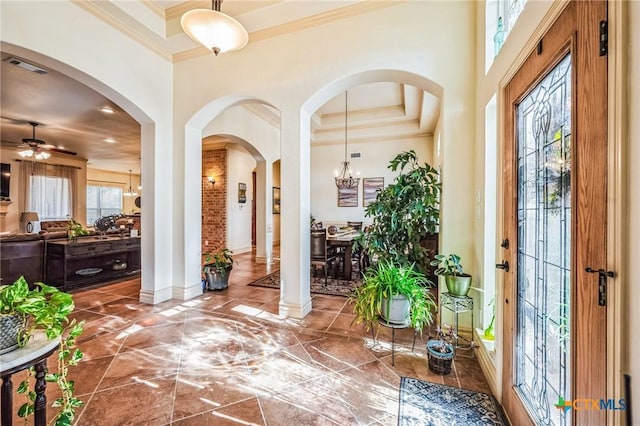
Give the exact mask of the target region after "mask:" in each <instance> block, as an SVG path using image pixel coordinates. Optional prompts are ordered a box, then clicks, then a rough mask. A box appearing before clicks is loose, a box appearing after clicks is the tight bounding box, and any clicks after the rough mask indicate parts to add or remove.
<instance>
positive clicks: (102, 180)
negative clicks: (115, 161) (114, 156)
mask: <svg viewBox="0 0 640 426" xmlns="http://www.w3.org/2000/svg"><path fill="white" fill-rule="evenodd" d="M87 183H89V184H95V185H104V186H117V187H119V188H121V189H122V192H123V193H124V192H125V191H127V190H128V189H129V174H128V173H118V172H111V171H107V170H96V169H88V170H87ZM138 186H140V175H138V174H131V188H132V189H133V190H134V191H135V192H137V193H138V196H139V197H140V200H142V190H141V189H138ZM135 200H136V197H124V196H123V197H122V212H123V213H124V214H134V213H140V211H141V210H140V208H138V207H136V205H135ZM141 205H142V204H141ZM89 225H93V224H89Z"/></svg>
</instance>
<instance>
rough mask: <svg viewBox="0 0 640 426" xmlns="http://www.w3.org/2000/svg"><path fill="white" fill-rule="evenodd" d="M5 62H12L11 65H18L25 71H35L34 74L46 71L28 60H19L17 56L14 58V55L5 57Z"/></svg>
mask: <svg viewBox="0 0 640 426" xmlns="http://www.w3.org/2000/svg"><path fill="white" fill-rule="evenodd" d="M5 62H8V63H10V64H13V65H15V66H17V67H20V68H22V69H25V70H27V71H31V72H35V73H36V74H46V73H47V71H46V70H44V69H42V68H40V67H37V66H35V65H33V64H30V63H29V62H25V61H21V60H20V59H18V58H14V57H11V58H7V59H5Z"/></svg>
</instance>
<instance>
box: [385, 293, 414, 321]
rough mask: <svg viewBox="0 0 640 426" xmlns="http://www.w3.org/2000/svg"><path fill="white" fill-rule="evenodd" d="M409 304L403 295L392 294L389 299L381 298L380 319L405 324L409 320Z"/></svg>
mask: <svg viewBox="0 0 640 426" xmlns="http://www.w3.org/2000/svg"><path fill="white" fill-rule="evenodd" d="M410 310H411V305H410V304H409V300H408V299H407V298H406V297H405V296H403V295H399V294H398V295H393V296H391V299H387V298H383V299H382V306H381V312H380V314H381V315H382V319H384V320H385V321H387V322H390V323H393V324H406V323H408V322H409V320H410V318H409V315H410Z"/></svg>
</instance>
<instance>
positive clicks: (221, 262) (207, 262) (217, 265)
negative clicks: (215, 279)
mask: <svg viewBox="0 0 640 426" xmlns="http://www.w3.org/2000/svg"><path fill="white" fill-rule="evenodd" d="M202 255H203V256H204V266H203V269H202V270H203V271H204V272H205V273H207V272H209V271H210V270H211V269H214V270H216V271H218V272H223V271H225V270H226V269H228V268H229V267H232V266H233V263H234V262H233V252H232V251H231V250H229V249H228V248H226V247H225V248H223V249H221V250H217V251H206V252H204V253H202Z"/></svg>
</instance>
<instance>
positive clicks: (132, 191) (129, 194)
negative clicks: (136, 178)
mask: <svg viewBox="0 0 640 426" xmlns="http://www.w3.org/2000/svg"><path fill="white" fill-rule="evenodd" d="M123 195H124V196H125V197H137V196H138V193H137V192H135V191H134V190H133V188H132V186H131V169H129V190H128V191H127V192H125V193H124V194H123Z"/></svg>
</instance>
